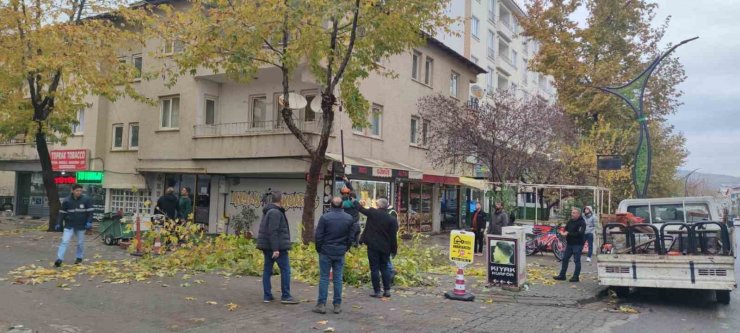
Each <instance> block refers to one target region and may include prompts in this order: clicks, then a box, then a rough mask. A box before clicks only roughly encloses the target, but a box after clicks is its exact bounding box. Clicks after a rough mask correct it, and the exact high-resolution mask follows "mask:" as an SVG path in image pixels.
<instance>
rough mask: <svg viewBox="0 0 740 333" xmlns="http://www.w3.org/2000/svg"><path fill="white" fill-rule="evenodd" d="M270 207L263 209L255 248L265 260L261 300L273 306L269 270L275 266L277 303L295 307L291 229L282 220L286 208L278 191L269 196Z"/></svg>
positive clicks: (286, 222) (268, 205) (284, 219)
mask: <svg viewBox="0 0 740 333" xmlns="http://www.w3.org/2000/svg"><path fill="white" fill-rule="evenodd" d="M270 197H271V201H272V202H271V203H269V204H267V205H266V206H265V208H263V209H262V221H261V222H260V230H259V233H258V236H257V248H258V249H260V250H262V253H263V254H264V257H265V266H264V269H263V271H262V288H263V290H264V296H263V300H264V302H265V303H269V302H272V301H273V300H274V299H275V298H274V297H273V296H272V283H271V281H270V278H272V268H273V266H274V265H275V263H277V265H278V267H279V268H280V291H281V292H282V296H281V297H280V303H283V304H298V303H299V302H298V301H297V300H296V299H294V298H293V296H291V295H290V258H289V257H288V251H290V248H291V246H292V243H291V241H290V225H288V218H287V217H286V216H285V208H283V207H282V205H281V202H282V199H283V194H282V192H280V191H277V190H273V191H272V192H270Z"/></svg>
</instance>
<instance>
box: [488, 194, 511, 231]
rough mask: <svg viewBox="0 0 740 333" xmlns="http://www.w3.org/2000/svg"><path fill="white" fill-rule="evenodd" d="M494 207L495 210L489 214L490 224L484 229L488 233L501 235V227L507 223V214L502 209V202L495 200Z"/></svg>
mask: <svg viewBox="0 0 740 333" xmlns="http://www.w3.org/2000/svg"><path fill="white" fill-rule="evenodd" d="M495 208H496V210H495V211H494V212H493V216H491V224H489V225H488V230H486V233H487V234H489V235H501V228H503V227H506V226H508V225H509V214H507V213H506V211H504V204H503V203H502V202H497V203H496V206H495Z"/></svg>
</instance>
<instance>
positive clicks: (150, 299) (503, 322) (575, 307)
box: [0, 222, 738, 332]
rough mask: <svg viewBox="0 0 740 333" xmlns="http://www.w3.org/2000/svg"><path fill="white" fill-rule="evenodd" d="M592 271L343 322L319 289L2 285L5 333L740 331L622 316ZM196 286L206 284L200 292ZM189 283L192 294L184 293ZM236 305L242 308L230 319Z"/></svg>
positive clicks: (14, 256) (665, 309) (215, 283)
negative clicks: (270, 296) (13, 332)
mask: <svg viewBox="0 0 740 333" xmlns="http://www.w3.org/2000/svg"><path fill="white" fill-rule="evenodd" d="M32 225H33V223H31V224H26V225H23V227H29V226H32ZM7 228H8V224H7V223H2V222H0V231H2V230H6V229H7ZM59 238H60V234H58V233H46V232H41V231H26V232H23V233H20V234H15V235H8V234H3V235H2V236H0V244H1V245H0V272H2V273H1V274H0V277H6V276H5V273H7V272H8V271H10V270H13V269H15V268H17V267H18V266H22V265H27V264H31V263H35V264H37V265H47V266H50V265H51V260H52V258H53V253H54V251H55V248H56V245H57V243H58V240H59ZM90 239H91V238H90ZM86 248H87V257H88V258H90V259H91V260H93V261H94V260H102V259H123V258H129V257H130V256H128V255H127V254H126V253H125V252H124V251H122V250H120V249H118V248H116V247H108V246H105V245H103V244H102V242H100V241H99V240H95V241H90V242H88V243H87V247H86ZM530 259H532V260H530V261H533V262H536V263H537V264H538V265H542V267H545V269H554V266H555V265H557V263H556V262H555V261H554V259H553V257H552V255H551V254H545V255H544V256H541V257H540V256H535V257H532V258H530ZM594 270H595V265H594V266H592V265H588V264H584V281H583V282H582V283H581V284H578V285H574V284H569V283H558V284H555V285H552V286H545V285H542V284H537V283H534V281H533V283H534V285H533V287H532V288H531V289H530V290H528V291H523V292H520V293H515V292H506V291H501V290H487V289H485V288H484V286H483V284H482V283H479V282H476V279H475V278H474V277H471V278H469V279H468V281H469V285H470V287H471V289H472V290H473V291H474V292H475V293H476V301H475V302H471V303H465V302H454V301H448V300H445V299H444V298H443V297H442V296H441V294H442V292H443V291H445V290H448V289H451V288H452V280H451V277H445V278H443V279H441V280H442V285H441V286H439V287H437V288H409V289H405V290H400V291H397V292H396V293H395V294H394V296H393V297H392V298H391V299H388V300H384V301H380V300H376V299H371V298H370V297H368V296H367V294H368V291H369V290H368V289H367V288H361V289H356V288H347V289H346V290H345V300H344V302H345V303H344V309H345V312H344V313H342V314H340V315H334V314H326V315H318V314H314V313H312V312H311V307H312V306H313V302H314V301H313V300H314V299H315V297H316V294H315V293H316V289H315V287H311V286H308V285H305V284H302V283H297V282H294V283H293V293H294V295H295V296H296V297H297V298H298V299H300V300H302V301H303V303H302V304H300V305H295V306H286V305H281V304H278V303H271V304H263V303H262V302H261V283H260V278H258V277H226V276H222V275H218V274H198V275H195V276H192V277H186V279H183V277H181V276H176V277H171V278H163V279H154V280H151V281H146V282H131V283H130V284H110V283H103V282H102V281H101V280H102V279H99V278H96V279H90V280H88V279H79V280H78V281H77V284H79V287H71V290H65V289H64V288H59V287H58V286H57V283H56V282H47V283H44V284H40V285H35V286H31V285H14V284H11V281H0V300H1V301H0V328H7V327H10V326H11V325H18V324H22V325H25V327H28V328H31V329H33V330H34V331H38V332H162V331H169V332H247V331H248V332H262V331H265V332H266V331H278V332H280V331H283V332H317V331H318V332H322V331H324V330H325V329H328V328H333V329H334V330H335V331H336V332H401V331H409V330H413V331H419V332H533V331H541V332H637V331H648V328H649V331H651V332H661V331H671V332H683V331H699V330H700V328H703V329H701V330H702V331H704V330H707V329H708V331H719V330H722V329H725V330H731V329H735V330H736V329H737V328H738V326H737V321H734V320H736V319H734V318H733V316H732V315H731V314H732V311H731V310H732V309H734V308H737V307H738V305H737V301H736V300H735V301H734V303H733V304H732V305H731V306H729V307H723V306H717V305H715V304H714V303H713V302H711V300H707V301H706V303H695V302H694V300H695V299H694V298H691V301H688V298H687V299H685V300H684V299H681V300H679V301H678V302H676V299H670V298H669V299H667V300H665V301H660V300H658V299H659V298H658V296H654V295H651V294H649V293H643V292H640V293H638V294H636V295H635V296H633V297H631V298H629V299H627V300H626V303H627V304H630V305H633V306H635V307H636V308H637V309H638V310H640V311H641V313H639V314H625V313H620V312H618V311H614V310H613V309H614V307H615V306H614V305H613V304H608V303H607V302H606V300H605V299H603V298H596V296H597V295H595V294H593V293H598V291H599V290H601V289H600V288H599V287H598V286H596V283H595V281H593V280H594V278H595V275H594ZM195 279H198V280H202V284H195V283H192V281H194V280H195ZM184 282H190V284H192V286H182V285H183V283H184ZM276 285H279V282H278V281H277V279H275V280H274V282H273V286H276ZM589 296H590V297H589ZM710 297H711V295H710ZM206 302H216V303H217V304H213V305H211V304H207V303H206ZM229 303H234V304H237V305H238V308H236V309H235V310H234V311H229V310H228V309H227V307H226V305H227V304H229ZM690 304H696V305H690ZM682 319H685V321H684V320H682Z"/></svg>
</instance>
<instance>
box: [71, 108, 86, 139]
mask: <svg viewBox="0 0 740 333" xmlns="http://www.w3.org/2000/svg"><path fill="white" fill-rule="evenodd" d="M84 129H85V109H80V110H78V111H77V123H76V124H72V134H82V131H83V130H84Z"/></svg>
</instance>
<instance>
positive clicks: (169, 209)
mask: <svg viewBox="0 0 740 333" xmlns="http://www.w3.org/2000/svg"><path fill="white" fill-rule="evenodd" d="M178 205H179V202H178V199H177V196H175V189H174V188H172V187H168V188H167V190H166V191H165V193H164V195H163V196H161V197H159V199H158V200H157V207H156V211H155V213H156V214H164V215H165V216H167V218H168V219H170V220H174V219H176V218H178V216H179V215H178V213H177V206H178Z"/></svg>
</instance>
